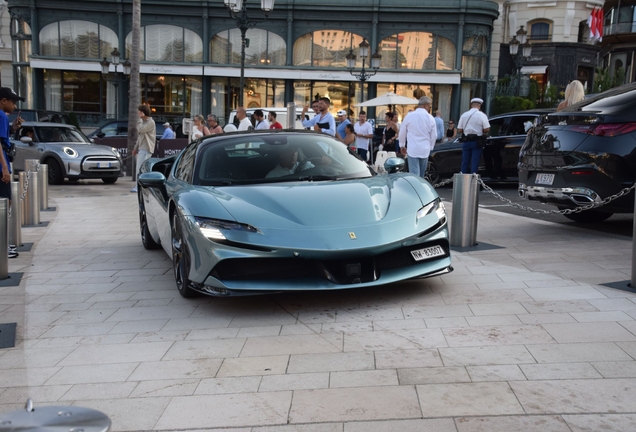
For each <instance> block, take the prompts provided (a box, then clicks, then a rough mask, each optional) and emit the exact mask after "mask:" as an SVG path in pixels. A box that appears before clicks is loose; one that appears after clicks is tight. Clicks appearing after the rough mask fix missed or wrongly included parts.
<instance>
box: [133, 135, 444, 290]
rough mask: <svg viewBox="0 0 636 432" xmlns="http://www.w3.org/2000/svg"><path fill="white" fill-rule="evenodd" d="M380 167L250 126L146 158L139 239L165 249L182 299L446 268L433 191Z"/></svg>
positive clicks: (392, 166) (374, 281) (385, 279)
mask: <svg viewBox="0 0 636 432" xmlns="http://www.w3.org/2000/svg"><path fill="white" fill-rule="evenodd" d="M403 167H404V161H403V160H402V159H399V158H390V159H388V160H387V162H386V164H385V168H386V170H387V172H388V173H385V174H378V173H377V172H375V171H374V170H373V168H372V167H370V166H369V165H367V163H366V162H364V161H362V160H361V159H360V158H359V157H358V156H357V155H356V154H355V153H353V152H351V151H349V149H348V148H347V147H346V146H345V145H343V144H342V143H341V142H340V141H338V140H336V139H335V138H333V137H331V136H329V135H325V134H322V133H316V132H310V131H289V130H282V131H249V132H238V133H229V134H223V135H217V136H209V137H204V138H202V139H199V140H197V141H193V142H192V143H190V144H189V145H188V146H187V147H186V148H185V149H184V150H183V151H182V152H181V154H179V155H178V156H173V157H168V158H165V159H148V160H147V161H146V162H144V164H143V165H142V169H141V172H140V174H139V176H138V180H137V182H138V191H139V192H138V198H139V222H140V227H141V239H142V242H143V245H144V247H146V248H147V249H155V248H161V247H163V249H164V250H165V251H166V253H167V254H168V255H169V256H170V257H172V260H173V265H174V274H175V280H176V285H177V288H178V290H179V292H180V293H181V295H182V296H184V297H192V296H194V295H195V294H197V293H204V294H209V295H217V296H227V295H244V294H257V293H259V294H260V293H267V292H280V291H292V290H332V289H343V288H359V287H369V286H375V285H382V284H388V283H392V282H397V281H401V280H405V279H413V278H421V277H430V276H436V275H441V274H444V273H448V272H450V271H452V267H451V256H450V247H449V241H448V225H447V218H446V212H445V210H444V206H443V204H442V202H441V201H440V199H439V197H438V195H437V193H436V192H435V189H433V187H432V186H431V185H430V184H429V183H428V182H427V181H426V180H424V179H423V178H421V177H417V176H415V175H412V174H408V173H401V172H399V171H400V170H401V169H402V168H403Z"/></svg>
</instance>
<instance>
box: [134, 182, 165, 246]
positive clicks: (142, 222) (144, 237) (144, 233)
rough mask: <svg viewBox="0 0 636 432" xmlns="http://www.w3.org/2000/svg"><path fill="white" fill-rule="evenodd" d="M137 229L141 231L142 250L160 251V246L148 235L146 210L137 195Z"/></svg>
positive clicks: (141, 199)
mask: <svg viewBox="0 0 636 432" xmlns="http://www.w3.org/2000/svg"><path fill="white" fill-rule="evenodd" d="M139 229H140V231H141V243H142V244H143V245H144V248H146V249H148V250H155V249H160V248H161V245H160V244H159V243H157V242H156V241H155V239H153V238H152V235H150V231H149V230H148V220H147V219H146V208H145V206H144V201H143V198H142V196H141V193H140V194H139Z"/></svg>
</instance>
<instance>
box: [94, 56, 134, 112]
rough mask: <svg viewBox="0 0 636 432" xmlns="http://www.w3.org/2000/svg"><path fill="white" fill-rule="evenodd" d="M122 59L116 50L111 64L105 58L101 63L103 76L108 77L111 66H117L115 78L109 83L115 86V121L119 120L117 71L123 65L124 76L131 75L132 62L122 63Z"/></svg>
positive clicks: (111, 57)
mask: <svg viewBox="0 0 636 432" xmlns="http://www.w3.org/2000/svg"><path fill="white" fill-rule="evenodd" d="M120 57H121V54H120V53H119V50H118V49H117V48H115V49H114V50H113V52H111V53H110V59H111V61H110V62H109V61H108V60H106V57H104V60H102V61H101V62H99V64H100V65H101V66H102V74H103V75H104V76H108V73H109V72H110V65H111V64H112V65H113V66H115V78H114V79H112V80H108V82H111V83H113V86H115V120H117V119H118V118H119V71H118V70H117V69H118V67H119V65H120V64H121V65H122V68H123V72H124V75H127V76H128V75H130V62H129V61H128V60H126V61H124V62H123V63H120V62H119V61H120Z"/></svg>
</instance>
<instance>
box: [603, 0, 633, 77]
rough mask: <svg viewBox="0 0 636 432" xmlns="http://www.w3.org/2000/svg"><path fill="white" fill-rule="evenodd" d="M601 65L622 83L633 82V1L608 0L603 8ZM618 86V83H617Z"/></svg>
mask: <svg viewBox="0 0 636 432" xmlns="http://www.w3.org/2000/svg"><path fill="white" fill-rule="evenodd" d="M600 58H601V60H600V65H599V66H601V67H603V68H607V69H608V72H609V74H610V76H612V77H615V76H617V74H618V78H619V79H620V76H623V83H630V82H634V81H636V71H635V70H634V65H635V63H634V62H635V60H636V5H635V4H634V2H633V1H626V0H622V1H619V0H611V1H610V0H608V1H606V2H605V5H604V23H603V41H602V43H601V52H600ZM617 84H618V83H617Z"/></svg>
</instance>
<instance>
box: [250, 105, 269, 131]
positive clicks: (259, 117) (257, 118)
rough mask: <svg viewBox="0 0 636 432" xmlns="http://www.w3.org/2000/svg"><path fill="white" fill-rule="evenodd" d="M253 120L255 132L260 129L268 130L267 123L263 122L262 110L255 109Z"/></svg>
mask: <svg viewBox="0 0 636 432" xmlns="http://www.w3.org/2000/svg"><path fill="white" fill-rule="evenodd" d="M253 117H254V120H255V121H256V127H255V129H256V130H260V129H269V122H268V121H267V120H265V114H264V113H263V110H259V109H257V110H256V111H254V114H253Z"/></svg>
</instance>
